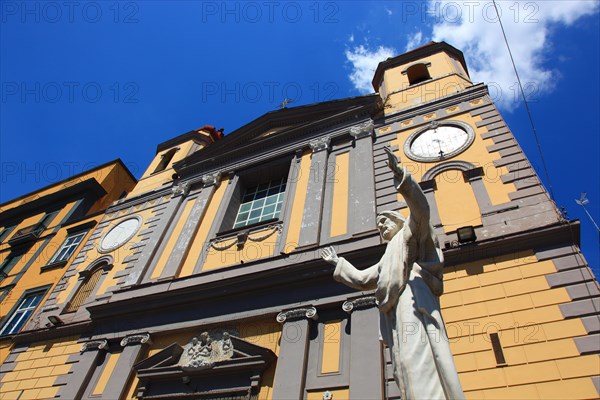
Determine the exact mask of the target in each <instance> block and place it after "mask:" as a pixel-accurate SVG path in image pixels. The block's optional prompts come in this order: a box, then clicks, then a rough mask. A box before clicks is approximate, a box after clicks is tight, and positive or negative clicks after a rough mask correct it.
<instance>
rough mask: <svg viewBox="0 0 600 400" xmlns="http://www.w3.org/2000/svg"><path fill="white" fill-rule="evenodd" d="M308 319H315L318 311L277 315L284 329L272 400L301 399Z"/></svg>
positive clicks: (310, 308) (312, 308) (298, 310)
mask: <svg viewBox="0 0 600 400" xmlns="http://www.w3.org/2000/svg"><path fill="white" fill-rule="evenodd" d="M311 319H313V320H315V319H317V310H316V308H314V307H312V306H308V307H303V308H296V309H293V310H287V311H282V312H280V313H279V314H278V315H277V322H279V323H280V324H283V327H282V330H281V346H280V349H279V358H278V360H277V367H276V369H275V381H274V384H273V398H274V399H281V400H287V399H294V400H298V399H302V398H304V393H303V392H304V382H305V378H306V361H307V358H308V338H309V334H308V333H309V329H310V321H309V320H311Z"/></svg>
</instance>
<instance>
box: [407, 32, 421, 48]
mask: <svg viewBox="0 0 600 400" xmlns="http://www.w3.org/2000/svg"><path fill="white" fill-rule="evenodd" d="M406 40H407V43H406V48H405V50H406V51H410V50H414V49H416V48H417V47H419V46H420V45H421V44H422V43H423V32H421V31H416V32H415V33H413V34H411V35H406Z"/></svg>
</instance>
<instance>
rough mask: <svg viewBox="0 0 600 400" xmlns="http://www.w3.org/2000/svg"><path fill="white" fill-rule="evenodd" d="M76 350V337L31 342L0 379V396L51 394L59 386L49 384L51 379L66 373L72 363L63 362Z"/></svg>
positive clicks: (46, 395) (44, 396) (43, 395)
mask: <svg viewBox="0 0 600 400" xmlns="http://www.w3.org/2000/svg"><path fill="white" fill-rule="evenodd" d="M80 350H81V344H78V343H77V338H76V337H67V338H61V339H58V340H51V341H43V342H37V343H33V344H32V345H30V346H29V348H28V349H27V351H25V352H23V353H21V354H19V356H18V357H17V360H16V362H15V364H16V365H15V369H14V370H13V371H11V372H8V373H6V375H4V377H3V378H2V380H1V381H0V383H1V384H2V386H1V387H0V393H1V396H0V398H2V399H3V400H4V399H16V398H19V399H20V400H24V399H43V398H52V397H54V396H55V395H56V393H57V392H58V390H59V389H60V386H53V384H54V382H55V381H56V379H57V378H58V377H60V376H65V375H67V374H68V373H69V371H70V370H71V365H73V364H65V363H66V361H67V359H69V356H71V355H72V354H77V353H79V351H80ZM75 365H76V364H75ZM19 396H20V397H19Z"/></svg>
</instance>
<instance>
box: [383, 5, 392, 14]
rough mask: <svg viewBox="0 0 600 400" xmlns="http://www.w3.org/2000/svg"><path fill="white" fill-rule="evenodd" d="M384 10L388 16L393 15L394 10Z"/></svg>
mask: <svg viewBox="0 0 600 400" xmlns="http://www.w3.org/2000/svg"><path fill="white" fill-rule="evenodd" d="M383 8H384V9H385V12H386V13H387V15H388V16H389V15H392V14H393V12H392V10H390V9H389V8H387V7H385V6H384V7H383Z"/></svg>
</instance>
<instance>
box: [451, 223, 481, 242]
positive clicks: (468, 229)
mask: <svg viewBox="0 0 600 400" xmlns="http://www.w3.org/2000/svg"><path fill="white" fill-rule="evenodd" d="M456 235H457V236H458V242H459V243H461V244H462V243H471V242H474V241H476V240H477V235H475V228H474V227H473V226H472V225H469V226H463V227H461V228H458V229H457V230H456Z"/></svg>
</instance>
